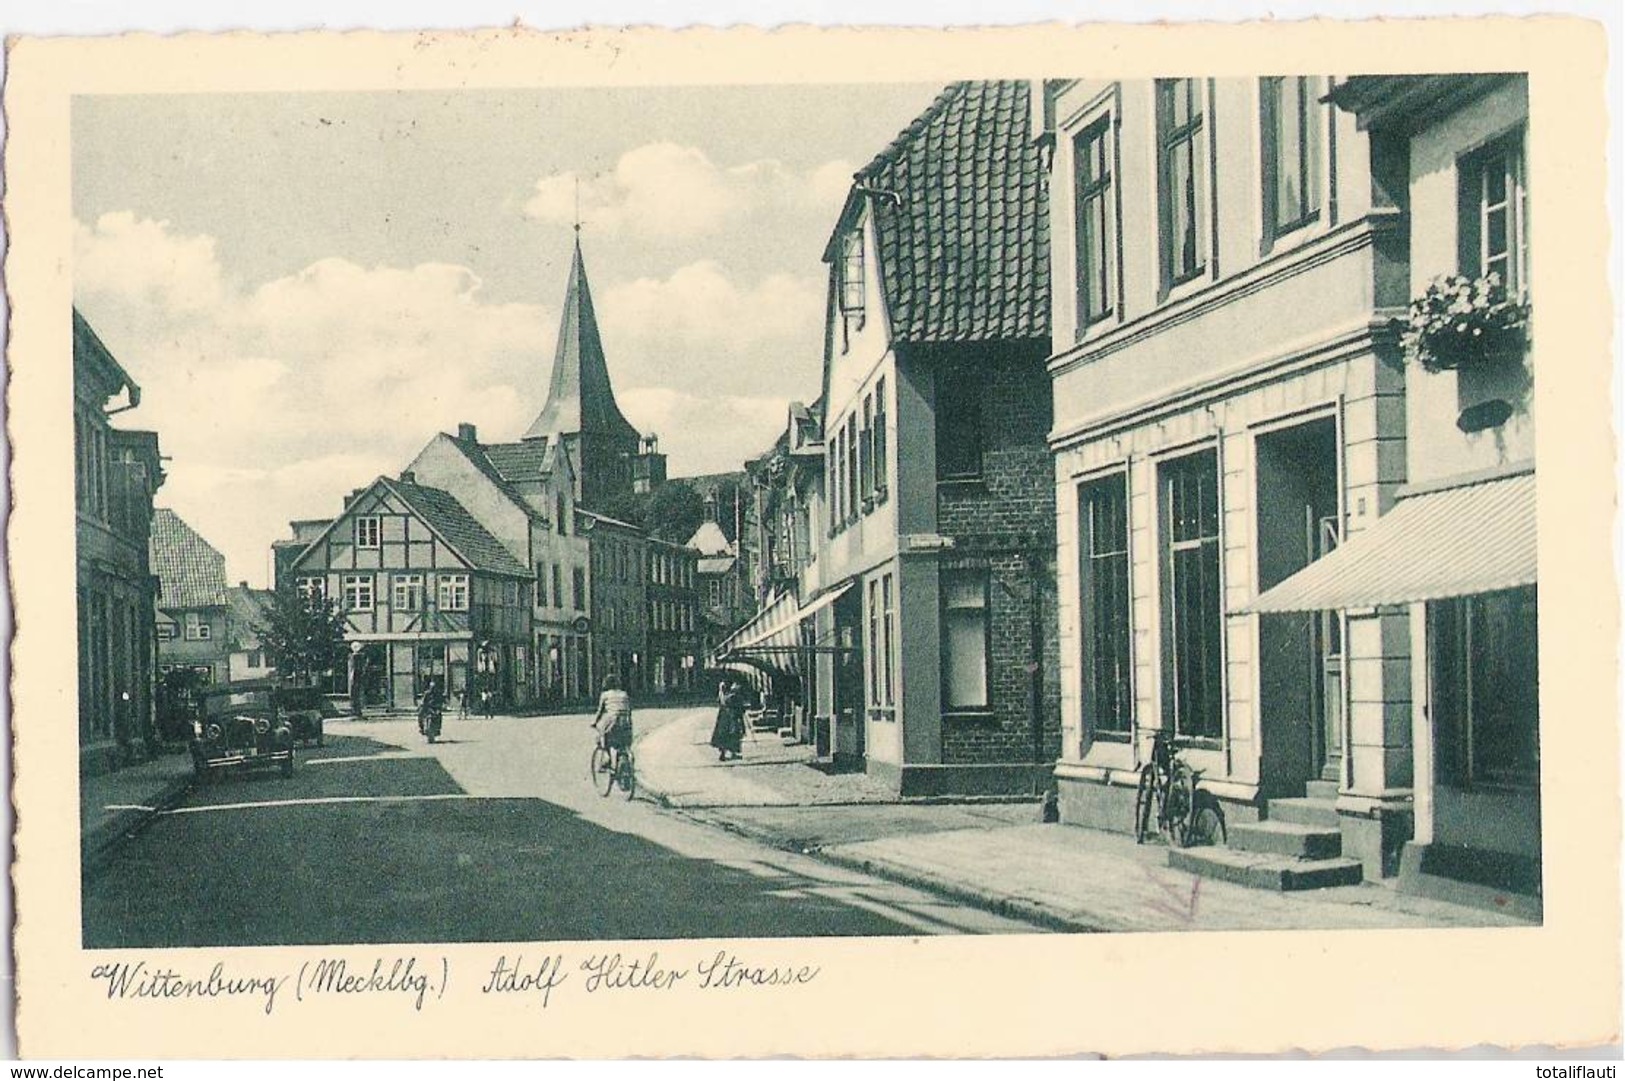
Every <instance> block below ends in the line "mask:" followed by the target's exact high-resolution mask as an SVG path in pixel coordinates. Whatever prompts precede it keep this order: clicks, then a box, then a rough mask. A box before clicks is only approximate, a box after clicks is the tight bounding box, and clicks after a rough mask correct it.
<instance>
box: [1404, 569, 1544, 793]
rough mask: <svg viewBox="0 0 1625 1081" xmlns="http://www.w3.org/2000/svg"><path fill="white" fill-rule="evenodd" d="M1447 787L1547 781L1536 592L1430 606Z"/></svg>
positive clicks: (1435, 713)
mask: <svg viewBox="0 0 1625 1081" xmlns="http://www.w3.org/2000/svg"><path fill="white" fill-rule="evenodd" d="M1428 640H1429V654H1430V657H1429V660H1430V662H1431V664H1430V669H1431V673H1430V683H1431V687H1430V694H1431V697H1432V703H1431V708H1430V710H1429V713H1430V715H1431V716H1432V718H1433V726H1434V739H1435V741H1436V743H1435V756H1436V763H1435V769H1436V770H1437V774H1438V780H1439V781H1440V783H1443V784H1449V785H1452V786H1455V787H1459V788H1470V787H1474V786H1482V785H1498V786H1505V787H1519V788H1534V787H1536V786H1538V785H1539V783H1540V636H1539V627H1538V621H1537V618H1536V590H1535V588H1534V587H1533V586H1531V587H1528V588H1524V589H1514V590H1508V591H1505V592H1500V593H1484V594H1479V595H1477V596H1473V597H1463V598H1459V599H1456V600H1447V601H1435V602H1432V603H1430V604H1429V605H1428Z"/></svg>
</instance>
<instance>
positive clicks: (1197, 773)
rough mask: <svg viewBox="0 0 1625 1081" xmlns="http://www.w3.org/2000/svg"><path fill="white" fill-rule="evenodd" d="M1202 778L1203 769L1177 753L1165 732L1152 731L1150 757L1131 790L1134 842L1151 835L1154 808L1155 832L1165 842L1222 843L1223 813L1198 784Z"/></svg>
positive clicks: (1190, 845)
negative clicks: (1134, 788) (1193, 765)
mask: <svg viewBox="0 0 1625 1081" xmlns="http://www.w3.org/2000/svg"><path fill="white" fill-rule="evenodd" d="M1201 779H1202V771H1201V770H1199V769H1192V768H1191V767H1190V765H1189V764H1187V763H1186V762H1185V760H1184V759H1183V758H1181V757H1180V756H1179V753H1178V752H1177V751H1175V750H1174V747H1173V740H1172V739H1170V738H1169V736H1168V734H1167V733H1166V732H1163V731H1161V730H1158V731H1157V732H1155V733H1153V735H1152V738H1151V761H1149V762H1147V763H1146V764H1145V765H1144V766H1143V767H1141V769H1140V782H1139V786H1138V787H1137V789H1136V790H1135V793H1134V843H1135V844H1144V843H1145V839H1146V837H1147V836H1149V835H1150V833H1151V822H1152V811H1153V808H1155V812H1156V830H1157V833H1158V835H1160V836H1161V837H1162V838H1163V839H1164V840H1165V841H1166V842H1167V843H1169V844H1177V845H1179V846H1180V847H1181V848H1189V847H1192V846H1194V845H1213V844H1220V845H1222V844H1224V842H1225V829H1224V814H1223V812H1222V811H1220V809H1219V807H1218V801H1217V800H1215V799H1214V798H1213V795H1212V794H1211V793H1209V792H1206V791H1204V790H1202V788H1201V787H1200V785H1201Z"/></svg>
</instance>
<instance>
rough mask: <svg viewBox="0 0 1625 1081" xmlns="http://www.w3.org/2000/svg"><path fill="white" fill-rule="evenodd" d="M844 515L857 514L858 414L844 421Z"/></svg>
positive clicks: (853, 516)
mask: <svg viewBox="0 0 1625 1081" xmlns="http://www.w3.org/2000/svg"><path fill="white" fill-rule="evenodd" d="M846 516H847V517H848V518H849V519H856V518H857V516H858V414H857V412H856V411H854V412H853V413H852V416H851V417H849V418H848V419H847V422H846Z"/></svg>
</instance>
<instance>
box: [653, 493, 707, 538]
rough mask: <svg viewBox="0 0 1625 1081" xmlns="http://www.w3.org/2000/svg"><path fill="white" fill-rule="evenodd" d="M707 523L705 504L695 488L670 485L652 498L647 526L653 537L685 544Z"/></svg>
mask: <svg viewBox="0 0 1625 1081" xmlns="http://www.w3.org/2000/svg"><path fill="white" fill-rule="evenodd" d="M703 521H705V500H704V499H703V498H701V496H700V493H699V492H696V491H695V490H694V488H693V487H692V486H691V485H688V484H685V483H683V482H682V481H680V480H673V481H667V482H666V483H665V484H662V485H661V486H660V487H659V488H657V489H655V492H654V495H652V496H650V497H649V514H648V518H647V519H646V520H645V521H644V523H643V525H644V528H646V529H647V530H648V531H649V534H650V535H651V536H655V537H659V538H660V539H661V540H668V541H675V542H676V543H678V544H684V543H686V542H687V541H688V538H690V537H692V536H693V535H694V531H695V530H696V529H698V528H700V523H701V522H703Z"/></svg>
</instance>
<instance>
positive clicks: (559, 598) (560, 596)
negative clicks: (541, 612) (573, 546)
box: [553, 563, 564, 608]
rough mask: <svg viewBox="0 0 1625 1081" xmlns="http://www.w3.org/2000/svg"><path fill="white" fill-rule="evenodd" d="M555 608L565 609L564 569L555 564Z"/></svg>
mask: <svg viewBox="0 0 1625 1081" xmlns="http://www.w3.org/2000/svg"><path fill="white" fill-rule="evenodd" d="M553 607H554V608H563V607H564V567H563V566H562V565H560V564H558V563H555V564H553Z"/></svg>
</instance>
